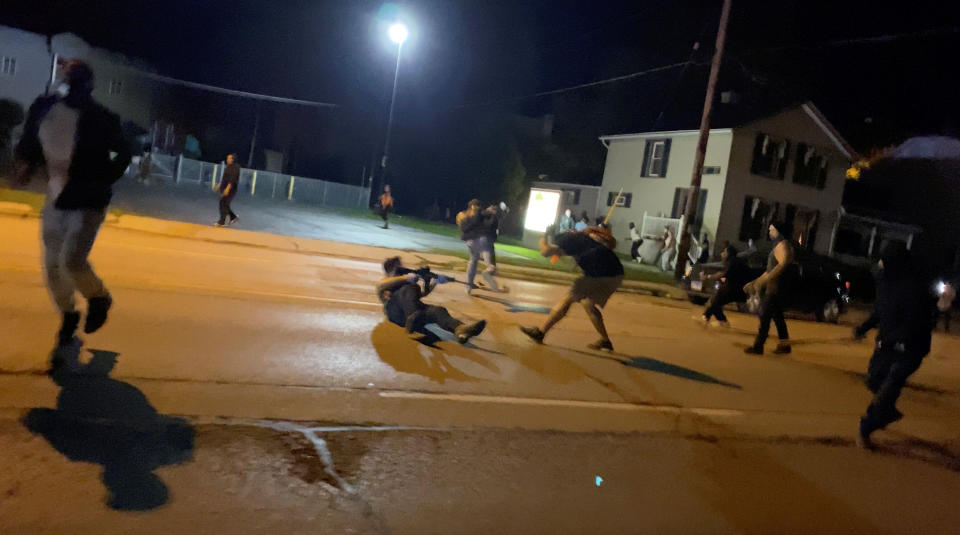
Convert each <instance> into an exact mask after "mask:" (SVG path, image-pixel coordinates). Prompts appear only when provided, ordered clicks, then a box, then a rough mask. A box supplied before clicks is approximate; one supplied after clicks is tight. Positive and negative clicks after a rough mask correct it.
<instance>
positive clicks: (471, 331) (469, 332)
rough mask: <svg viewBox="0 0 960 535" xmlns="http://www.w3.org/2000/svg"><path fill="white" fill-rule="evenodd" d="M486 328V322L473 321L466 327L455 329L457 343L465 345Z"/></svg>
mask: <svg viewBox="0 0 960 535" xmlns="http://www.w3.org/2000/svg"><path fill="white" fill-rule="evenodd" d="M486 326H487V320H480V321H475V322H473V323H470V324H467V325H461V326H459V327H457V329H456V331H455V332H454V334H456V335H457V341H458V342H460V343H461V344H465V343H467V342H468V341H469V340H470V339H471V338H473V337H474V336H477V335H478V334H480V333H482V332H483V329H484V328H486Z"/></svg>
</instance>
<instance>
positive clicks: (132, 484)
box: [23, 340, 194, 511]
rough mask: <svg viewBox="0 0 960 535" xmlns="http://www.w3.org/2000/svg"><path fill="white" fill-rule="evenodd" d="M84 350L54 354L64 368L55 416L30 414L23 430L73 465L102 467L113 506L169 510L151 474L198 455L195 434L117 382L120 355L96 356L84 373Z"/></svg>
mask: <svg viewBox="0 0 960 535" xmlns="http://www.w3.org/2000/svg"><path fill="white" fill-rule="evenodd" d="M80 350H81V345H80V343H79V341H78V340H75V344H74V345H73V346H65V347H61V348H59V349H55V350H54V355H53V358H54V360H57V359H61V364H60V365H59V366H58V367H57V368H56V370H55V371H53V372H51V374H50V375H51V377H52V378H53V380H54V382H56V383H57V384H58V385H59V386H60V387H61V390H60V394H59V395H58V396H57V408H56V409H47V408H36V409H31V410H30V412H29V413H28V414H27V415H26V416H25V417H24V420H23V424H24V425H25V426H26V428H27V429H29V430H30V431H31V432H32V433H34V434H39V435H43V437H44V438H46V439H47V441H48V442H49V443H50V445H51V446H53V447H54V448H56V450H57V451H59V452H60V453H62V454H63V455H65V456H66V457H67V458H68V459H70V460H71V461H81V462H88V463H95V464H101V465H103V484H104V485H105V486H106V487H107V491H108V496H107V499H106V502H107V505H108V506H109V507H111V508H112V509H117V510H126V511H145V510H150V509H154V508H156V507H159V506H161V505H163V504H165V503H166V502H167V501H168V500H169V495H170V493H169V491H168V489H167V486H166V485H165V484H164V483H163V481H162V480H161V479H160V478H159V477H157V475H156V474H154V473H153V471H154V470H155V469H157V468H159V467H161V466H168V465H175V464H181V463H184V462H187V461H189V460H191V458H192V455H193V439H194V430H193V428H192V427H191V426H190V425H189V424H188V423H187V422H186V421H185V420H183V419H180V418H173V417H169V416H164V415H162V414H159V413H157V410H156V409H154V408H153V407H152V406H151V405H150V402H149V401H148V400H147V398H146V396H144V395H143V392H141V391H139V390H138V389H137V388H135V387H133V386H132V385H130V384H127V383H124V382H121V381H117V380H116V379H111V378H110V377H109V373H110V371H111V370H113V367H114V365H115V364H116V362H117V353H114V352H112V351H101V350H97V349H91V350H90V353H91V354H92V355H93V356H92V358H91V360H90V362H89V363H87V364H85V365H80V363H79V355H80Z"/></svg>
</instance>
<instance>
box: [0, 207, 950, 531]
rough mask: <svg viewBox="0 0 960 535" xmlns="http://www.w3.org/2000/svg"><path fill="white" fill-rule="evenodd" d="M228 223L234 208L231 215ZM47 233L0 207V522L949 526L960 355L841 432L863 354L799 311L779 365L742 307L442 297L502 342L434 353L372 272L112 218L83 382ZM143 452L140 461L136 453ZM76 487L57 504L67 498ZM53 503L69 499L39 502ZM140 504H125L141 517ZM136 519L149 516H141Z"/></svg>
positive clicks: (429, 527) (45, 525) (425, 527)
mask: <svg viewBox="0 0 960 535" xmlns="http://www.w3.org/2000/svg"><path fill="white" fill-rule="evenodd" d="M241 215H242V214H241ZM37 234H38V229H37V221H36V220H35V219H16V218H0V243H3V244H4V247H3V248H2V249H0V292H2V293H3V295H4V298H3V300H0V339H2V340H4V341H5V343H4V347H3V350H2V351H0V451H2V452H4V453H3V456H2V461H0V462H2V463H3V470H0V527H2V528H4V529H3V532H5V533H6V532H10V533H33V532H57V533H77V532H87V531H94V530H102V531H106V532H122V531H132V530H135V531H138V532H144V533H159V532H164V533H169V532H236V533H258V532H264V531H268V530H272V531H274V532H277V533H294V532H313V531H324V532H344V533H349V532H355V533H491V532H496V533H637V532H650V533H663V532H691V531H695V532H711V533H713V532H719V533H769V532H794V533H809V532H836V533H851V532H853V533H858V532H874V533H875V532H891V533H896V532H900V533H908V532H924V531H926V532H946V531H949V529H950V526H954V525H957V523H958V520H960V517H958V516H957V515H958V514H960V512H958V511H957V510H956V508H955V507H953V506H952V505H951V504H953V503H955V502H956V499H957V498H958V497H960V461H958V459H960V431H958V429H960V410H958V409H960V394H958V393H960V364H958V361H957V360H956V357H955V355H956V354H957V350H960V341H958V340H957V339H956V338H953V337H948V336H941V335H938V336H936V337H935V339H934V348H933V351H932V354H931V356H930V357H929V358H928V359H927V361H926V362H925V363H924V366H923V367H922V368H921V370H920V371H919V372H918V374H917V375H916V376H915V377H914V378H913V380H912V382H911V385H910V387H909V388H908V389H906V390H905V393H904V396H903V398H902V400H901V403H900V407H901V410H903V412H904V413H906V414H907V417H906V418H905V419H904V421H903V422H900V423H898V424H895V425H894V426H892V427H891V429H890V430H889V431H887V432H881V433H878V435H877V439H878V440H877V441H878V443H879V444H880V449H879V451H878V452H875V453H868V452H864V451H860V450H857V449H856V448H855V447H854V445H853V441H852V437H853V431H854V429H855V425H856V419H857V416H858V414H859V413H860V412H861V411H862V410H863V408H864V406H865V405H866V403H867V402H868V400H869V397H868V394H867V392H866V390H865V389H864V388H863V387H862V386H861V377H860V375H859V374H861V373H862V372H863V370H865V368H866V361H867V358H868V356H869V352H870V350H869V344H866V343H864V344H853V343H849V342H848V341H846V337H847V336H848V335H849V327H847V326H834V325H821V324H816V323H813V322H809V321H799V320H795V321H791V322H790V328H791V333H792V335H793V337H794V338H795V339H796V340H797V342H798V343H797V346H796V349H795V351H794V354H793V355H792V356H790V357H788V358H783V357H772V356H769V357H763V358H756V357H754V358H750V357H746V356H744V355H743V354H742V347H743V346H745V345H746V344H747V343H749V341H750V339H751V330H752V329H753V328H755V321H756V320H755V319H754V318H751V317H749V316H745V315H739V314H732V315H731V316H732V323H733V328H732V329H730V330H723V329H719V328H710V329H704V328H702V327H698V326H696V325H695V324H694V323H693V321H692V320H691V316H693V315H694V314H695V313H696V309H695V308H694V307H692V306H691V305H689V304H687V303H684V302H678V301H671V300H666V299H658V298H653V297H648V296H639V295H621V294H618V295H616V296H614V297H613V299H612V300H611V303H610V305H609V306H608V308H607V310H606V311H605V315H606V317H607V318H608V323H609V329H610V331H611V336H612V339H613V342H614V344H615V345H616V348H617V351H616V352H615V353H612V354H611V353H598V352H593V351H589V350H587V349H586V348H585V347H584V346H585V344H586V343H587V342H589V341H592V340H593V338H594V336H595V335H594V334H593V332H592V328H591V327H590V325H589V322H588V321H587V320H586V317H585V315H584V313H583V312H582V311H581V310H573V311H572V312H571V315H570V317H569V318H568V319H567V320H565V321H564V322H563V323H561V324H560V326H559V327H558V330H557V331H556V332H555V333H551V335H550V336H549V337H548V338H547V345H544V346H536V345H533V344H531V343H530V342H529V341H528V340H526V339H525V337H524V336H523V335H522V334H521V333H519V331H518V330H517V325H519V324H538V323H540V322H542V321H543V318H544V317H545V316H544V312H545V310H546V309H547V308H549V307H550V306H551V305H552V304H553V302H554V301H555V300H556V299H558V298H559V297H560V296H561V295H562V293H563V291H564V288H563V287H559V286H555V285H548V284H539V283H532V282H521V281H515V282H512V283H511V293H510V294H507V295H506V296H503V295H490V296H485V298H480V297H476V298H469V297H467V296H466V295H465V293H464V292H463V287H462V286H457V285H447V286H444V287H441V288H440V289H439V290H438V291H437V292H436V293H435V294H434V295H433V296H431V301H433V302H437V303H442V304H444V305H446V306H448V307H449V308H450V309H451V311H452V312H453V313H454V315H457V316H459V317H463V318H486V319H488V320H489V322H490V323H489V327H488V329H487V331H485V332H484V333H483V334H482V335H480V336H479V337H478V338H476V339H475V340H474V341H473V342H471V344H469V345H467V346H460V345H459V344H456V343H455V342H453V341H449V340H444V341H440V342H438V343H437V344H435V346H433V347H429V346H425V345H423V344H420V343H418V342H417V341H416V340H413V339H410V338H409V337H408V336H407V335H406V334H405V333H404V332H403V331H402V329H400V328H399V327H396V326H393V325H391V324H388V323H385V322H383V320H382V313H381V311H380V308H379V304H378V303H377V301H376V299H375V296H374V294H373V290H372V286H373V284H374V282H375V281H376V280H377V279H378V278H379V277H380V268H379V265H378V264H377V263H376V262H374V261H362V260H357V259H344V258H337V257H328V256H320V255H303V254H297V253H294V252H283V251H274V250H267V249H261V248H253V247H245V246H241V245H234V244H215V243H209V242H199V241H194V240H188V239H179V238H169V237H159V236H153V235H149V234H144V233H140V232H134V231H125V230H120V229H111V228H107V229H104V230H103V231H102V234H101V238H100V241H99V242H98V244H97V246H96V248H95V249H94V253H93V256H92V260H93V262H94V264H95V266H96V267H97V269H98V271H99V272H100V274H101V275H102V276H103V277H104V279H105V280H106V281H107V282H108V284H109V285H110V287H111V290H112V292H113V294H114V297H115V300H116V306H115V309H114V311H113V315H112V318H111V320H110V322H109V323H108V324H107V326H106V327H105V328H104V329H103V331H102V332H99V333H96V334H95V335H90V336H87V337H85V340H84V342H85V345H84V348H83V350H82V351H81V352H79V354H78V356H79V359H80V362H81V364H82V365H83V366H85V369H86V370H87V371H88V373H86V374H85V375H84V376H83V379H82V380H78V381H74V382H66V383H65V382H63V381H60V382H59V384H58V383H55V382H54V381H52V380H51V379H50V378H49V377H47V376H45V375H44V371H45V370H46V369H47V366H48V359H49V357H50V346H51V344H52V338H53V333H54V332H55V329H56V326H57V325H56V324H57V318H56V316H55V314H54V313H53V312H52V309H51V305H50V304H49V300H48V298H47V296H46V294H45V290H44V288H43V285H42V279H41V274H40V270H39V260H40V251H39V244H38V243H37ZM130 452H135V454H134V455H132V454H130ZM64 497H66V498H64ZM51 503H55V504H56V507H51V506H50V504H51ZM137 511H140V512H137ZM144 511H145V512H144Z"/></svg>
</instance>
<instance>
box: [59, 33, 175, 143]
mask: <svg viewBox="0 0 960 535" xmlns="http://www.w3.org/2000/svg"><path fill="white" fill-rule="evenodd" d="M52 44H53V51H54V52H55V53H57V54H59V55H60V56H61V57H63V58H76V59H82V60H84V61H86V62H87V63H88V64H89V65H90V68H91V69H93V75H94V89H93V97H94V98H95V99H96V100H97V101H98V102H100V103H101V104H103V105H104V106H106V107H107V108H109V109H110V110H112V111H113V112H114V113H116V114H118V115H119V116H120V117H121V118H122V119H123V120H125V121H133V122H134V123H136V124H137V125H138V126H140V127H141V128H144V129H149V128H150V123H151V115H152V111H153V110H152V108H153V100H154V97H155V95H156V93H157V92H158V91H159V90H160V84H159V83H158V82H156V81H154V80H152V79H150V78H147V77H146V76H144V75H143V74H141V73H140V71H139V69H138V68H137V67H136V66H134V65H132V64H131V63H130V62H129V61H128V60H127V59H125V58H124V57H123V56H121V55H119V54H114V53H111V52H108V51H106V50H103V49H100V48H95V47H91V46H90V45H88V44H87V43H86V42H85V41H84V40H83V39H81V38H79V37H78V36H76V35H73V34H58V35H55V36H54V37H53V39H52ZM114 80H116V81H119V82H120V83H121V85H122V87H121V90H120V93H119V94H113V93H111V92H110V86H111V81H114Z"/></svg>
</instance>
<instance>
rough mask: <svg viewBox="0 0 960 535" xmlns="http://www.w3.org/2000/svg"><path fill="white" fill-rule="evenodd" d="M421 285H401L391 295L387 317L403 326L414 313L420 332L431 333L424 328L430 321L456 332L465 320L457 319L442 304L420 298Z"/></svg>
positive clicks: (415, 329)
mask: <svg viewBox="0 0 960 535" xmlns="http://www.w3.org/2000/svg"><path fill="white" fill-rule="evenodd" d="M420 296H421V290H420V286H418V285H416V284H407V285H404V286H402V287H400V288H399V289H398V290H397V291H395V292H394V293H393V295H392V296H391V297H390V304H389V305H388V306H387V319H389V320H390V321H391V322H392V323H395V324H397V325H399V326H401V327H406V326H407V320H408V319H409V318H410V316H411V315H413V314H417V313H419V314H418V317H417V318H416V320H417V321H416V323H415V324H414V331H415V332H418V333H420V334H430V333H429V332H428V331H426V330H425V329H424V327H426V325H427V324H428V323H436V324H437V325H438V326H439V327H440V328H441V329H443V330H445V331H448V332H451V333H452V332H454V331H455V330H456V328H457V327H459V326H460V325H462V324H463V322H461V321H459V320H457V319H455V318H454V317H453V316H451V315H450V313H449V312H447V309H446V308H444V307H441V306H436V305H428V304H426V303H424V302H423V301H421V300H420Z"/></svg>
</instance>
